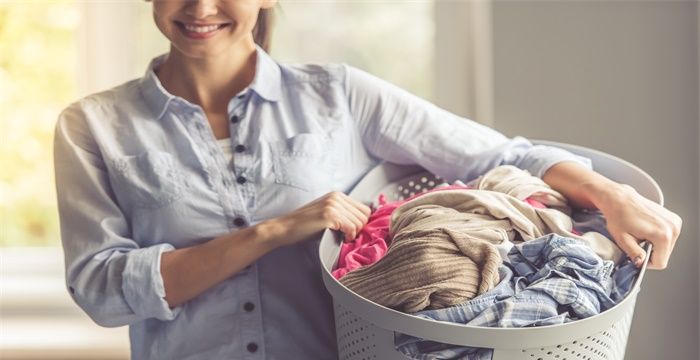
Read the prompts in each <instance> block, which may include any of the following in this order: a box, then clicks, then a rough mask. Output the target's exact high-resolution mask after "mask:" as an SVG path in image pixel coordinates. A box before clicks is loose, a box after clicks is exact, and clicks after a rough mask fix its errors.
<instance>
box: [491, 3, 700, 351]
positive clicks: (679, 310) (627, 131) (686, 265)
mask: <svg viewBox="0 0 700 360" xmlns="http://www.w3.org/2000/svg"><path fill="white" fill-rule="evenodd" d="M698 14H699V13H698V9H697V3H696V2H694V1H496V2H495V3H493V49H494V53H493V58H494V111H495V115H494V118H495V127H496V128H497V129H499V130H501V131H503V132H504V133H506V134H508V135H516V134H517V135H525V136H527V137H530V138H540V139H549V140H556V141H563V142H569V143H574V144H580V145H584V146H589V147H593V148H597V149H601V150H603V151H606V152H608V153H611V154H614V155H617V156H620V157H622V158H624V159H627V160H629V161H632V162H633V163H635V164H637V165H639V166H640V167H642V168H643V169H645V170H646V171H647V172H648V173H650V174H651V175H652V176H653V177H654V178H655V179H656V180H657V181H658V183H659V184H660V186H661V188H662V189H663V190H664V193H665V196H666V205H667V207H668V208H670V209H672V210H673V211H675V212H677V213H678V214H679V215H681V216H682V217H683V219H684V220H685V222H684V226H683V233H682V235H681V237H680V239H679V241H678V243H677V245H676V249H675V251H674V253H673V256H672V258H671V263H670V266H669V268H668V269H667V270H665V271H661V272H660V271H654V272H651V273H648V275H647V278H646V279H645V282H644V285H643V289H642V293H641V295H640V297H639V300H638V303H637V308H636V311H635V318H634V322H633V325H632V326H633V328H632V333H631V337H630V342H629V347H628V351H627V359H634V360H656V359H698V358H699V356H698V339H699V336H698V318H699V317H698V293H699V289H698V282H699V281H698V270H699V269H698V254H699V249H698V221H697V220H698V218H699V215H698V199H699V194H698V185H699V183H698V173H699V169H698V167H699V164H700V159H699V157H698V149H699V144H698V137H699V135H698V134H699V129H698V126H699V123H698V114H699V111H700V110H699V108H698V99H699V93H698V79H699V77H698V57H699V55H698V39H699V37H700V36H699V34H698Z"/></svg>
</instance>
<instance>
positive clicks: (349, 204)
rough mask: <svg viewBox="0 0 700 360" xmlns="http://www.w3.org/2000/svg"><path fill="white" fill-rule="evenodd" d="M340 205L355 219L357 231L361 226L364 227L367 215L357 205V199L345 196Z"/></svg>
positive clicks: (367, 218)
mask: <svg viewBox="0 0 700 360" xmlns="http://www.w3.org/2000/svg"><path fill="white" fill-rule="evenodd" d="M342 205H343V206H344V208H345V209H346V210H347V211H348V214H349V215H351V216H352V217H353V218H354V219H355V220H357V223H358V225H359V229H358V231H359V230H360V229H362V227H364V226H365V224H367V220H369V215H367V214H365V212H364V211H363V209H361V208H360V207H359V206H358V205H360V204H359V203H358V202H357V201H355V200H352V199H350V198H347V199H345V201H344V202H343V203H342Z"/></svg>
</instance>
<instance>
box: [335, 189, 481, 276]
mask: <svg viewBox="0 0 700 360" xmlns="http://www.w3.org/2000/svg"><path fill="white" fill-rule="evenodd" d="M468 188H469V187H468V186H466V185H464V184H463V183H461V182H455V184H453V185H444V186H437V187H435V188H434V189H432V190H429V191H427V192H425V193H420V194H416V195H413V196H411V197H410V198H408V199H405V200H399V201H392V202H387V200H386V196H385V195H384V194H380V195H379V199H378V204H379V206H378V207H377V209H376V210H374V211H373V212H372V214H371V215H370V216H369V218H368V219H367V224H365V226H364V227H363V228H362V230H360V233H359V234H358V235H357V236H356V237H355V239H354V240H353V241H351V242H347V243H343V245H342V246H341V247H340V254H339V255H338V265H337V266H336V269H335V270H333V272H332V274H333V277H335V278H336V279H341V278H342V277H343V276H345V274H347V273H348V272H350V271H353V270H355V269H357V268H360V267H362V266H365V265H371V264H374V263H375V262H377V261H378V260H379V259H381V258H382V257H383V256H384V254H386V251H387V246H388V243H389V239H388V235H389V219H390V218H391V213H392V212H393V211H394V210H395V209H396V208H397V207H399V206H401V205H402V204H403V203H405V202H407V201H409V200H412V199H415V198H416V197H419V196H421V195H423V194H426V193H429V192H433V191H439V190H449V189H468Z"/></svg>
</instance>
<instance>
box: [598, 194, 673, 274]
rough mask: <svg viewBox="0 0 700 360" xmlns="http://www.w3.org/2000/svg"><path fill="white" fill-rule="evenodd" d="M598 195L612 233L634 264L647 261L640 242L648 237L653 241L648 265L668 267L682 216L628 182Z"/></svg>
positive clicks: (652, 267)
mask: <svg viewBox="0 0 700 360" xmlns="http://www.w3.org/2000/svg"><path fill="white" fill-rule="evenodd" d="M596 197H597V201H595V202H596V204H597V207H598V208H599V209H600V211H601V212H602V213H603V215H604V216H605V219H606V220H607V224H608V231H609V232H610V235H612V236H613V238H614V240H615V242H616V243H617V245H618V246H620V248H621V249H622V251H624V252H625V253H626V254H627V256H628V257H629V258H630V259H632V261H633V262H634V263H635V265H636V266H637V267H639V266H641V265H642V263H643V262H644V256H645V252H644V249H642V247H641V246H640V245H639V243H640V242H641V241H643V240H647V241H649V242H650V243H652V244H653V249H652V252H651V259H650V260H649V265H648V267H649V268H651V269H665V268H666V266H667V265H668V259H669V257H670V256H671V252H672V251H673V247H674V246H675V244H676V240H677V239H678V235H679V234H680V231H681V225H682V220H681V218H680V217H679V216H678V215H676V214H675V213H673V212H671V211H669V210H668V209H666V208H664V207H663V206H661V205H659V204H657V203H655V202H653V201H651V200H649V199H647V198H645V197H643V196H642V195H640V194H639V193H637V191H636V190H635V189H634V188H632V187H631V186H629V185H624V184H615V185H614V186H612V187H608V188H607V189H606V190H605V191H599V192H598V193H597V194H596Z"/></svg>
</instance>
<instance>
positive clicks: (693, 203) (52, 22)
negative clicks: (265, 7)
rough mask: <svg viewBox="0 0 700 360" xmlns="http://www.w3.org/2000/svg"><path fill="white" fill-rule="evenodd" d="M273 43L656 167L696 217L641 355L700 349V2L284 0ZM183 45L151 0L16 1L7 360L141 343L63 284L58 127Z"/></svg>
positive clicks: (646, 324)
mask: <svg viewBox="0 0 700 360" xmlns="http://www.w3.org/2000/svg"><path fill="white" fill-rule="evenodd" d="M276 20H277V22H276V27H275V31H274V37H273V41H272V50H271V54H272V56H273V57H275V58H276V59H278V60H279V61H282V62H346V63H349V64H352V65H354V66H357V67H359V68H362V69H364V70H367V71H369V72H371V73H374V74H376V75H378V76H380V77H382V78H384V79H387V80H389V81H391V82H393V83H395V84H397V85H399V86H401V87H403V88H406V89H408V90H409V91H411V92H413V93H415V94H417V95H419V96H422V97H424V98H427V99H428V100H431V101H433V102H435V103H437V104H438V105H440V106H442V107H444V108H447V109H448V110H450V111H452V112H455V113H457V114H460V115H462V116H465V117H468V118H471V119H474V120H477V121H480V122H482V123H485V124H487V125H489V126H493V127H495V128H496V129H498V130H500V131H502V132H504V133H505V134H507V135H509V136H514V135H523V136H526V137H529V138H533V139H546V140H554V141H561V142H567V143H572V144H578V145H583V146H588V147H592V148H596V149H599V150H602V151H605V152H608V153H611V154H613V155H616V156H619V157H622V158H624V159H626V160H628V161H631V162H633V163H635V164H636V165H638V166H640V167H641V168H642V169H644V170H646V171H647V172H648V173H649V174H650V175H651V176H652V177H654V178H655V179H656V180H657V182H658V183H659V185H660V186H661V188H662V189H663V190H664V193H665V196H666V205H667V207H669V208H670V209H671V210H673V211H675V212H677V213H678V214H679V215H681V217H683V219H684V228H683V233H682V235H681V237H680V239H679V241H678V244H677V246H676V249H675V252H674V254H673V257H672V258H671V263H670V266H669V268H668V269H667V270H665V271H662V272H651V273H648V275H647V278H645V281H644V284H643V289H642V293H641V294H640V296H639V298H638V303H637V307H636V311H635V318H634V322H633V324H632V333H631V336H630V340H629V344H628V350H627V359H634V360H647V359H648V360H655V359H660V358H668V359H698V358H700V350H699V348H698V346H699V343H700V342H699V341H698V339H699V338H700V336H699V333H698V326H699V323H700V317H699V316H700V314H699V311H698V308H699V307H700V306H699V304H698V297H699V293H700V285H699V283H700V280H699V273H700V266H699V262H698V257H699V256H700V249H699V247H698V235H699V234H698V220H700V215H699V213H698V205H699V202H700V193H699V191H698V187H699V185H700V182H699V180H698V179H699V175H700V156H699V155H700V144H699V141H698V139H699V138H700V126H699V125H700V116H699V115H700V105H699V102H700V101H699V98H700V94H699V92H698V87H699V84H700V71H699V61H698V59H699V58H700V49H699V45H698V44H699V39H700V21H699V20H700V9H699V6H698V2H697V1H692V0H687V1H673V0H658V1H645V0H615V1H602V0H601V1H574V0H550V1H527V0H520V1H502V0H480V1H468V0H462V1H442V0H433V1H429V0H410V1H409V0H404V1H387V0H374V1H362V0H345V1H333V0H315V1H311V0H295V1H285V0H282V1H281V7H279V8H278V11H277V15H276ZM167 50H168V43H167V41H166V40H165V38H164V37H163V36H162V35H161V34H160V33H159V32H158V30H157V29H156V28H155V26H154V25H153V21H152V18H151V5H150V4H149V3H147V2H144V1H138V0H121V1H117V0H114V1H110V0H104V1H101V0H94V1H86V0H83V1H67V0H66V1H64V0H53V1H49V0H44V1H6V0H0V121H1V125H0V126H2V127H1V128H0V134H2V135H1V136H2V137H1V138H0V165H1V166H2V167H1V168H2V171H0V276H1V277H0V358H2V359H127V358H128V338H127V336H128V335H127V329H126V328H117V329H106V328H100V327H98V326H97V325H95V324H94V323H92V322H91V321H90V320H89V319H88V318H87V316H86V315H84V314H83V313H82V312H81V311H80V310H79V309H78V308H77V306H76V305H74V304H73V303H72V300H71V299H70V297H69V296H68V295H67V292H66V290H65V285H64V283H63V257H62V256H63V255H62V251H61V248H60V237H59V233H58V221H57V220H58V219H57V211H56V203H55V191H54V185H53V168H52V156H53V155H52V138H53V126H54V123H55V121H56V117H57V116H58V114H59V112H60V111H61V110H62V109H63V108H64V107H66V106H67V105H68V104H69V103H70V102H72V101H75V100H76V99H78V98H80V97H83V96H85V95H88V94H90V93H93V92H96V91H100V90H104V89H107V88H110V87H112V86H115V85H118V84H121V83H123V82H126V81H128V80H130V79H133V78H136V77H140V76H142V75H143V73H144V72H145V70H146V66H147V64H148V62H149V61H150V59H151V58H153V57H155V56H156V55H159V54H162V53H164V52H167Z"/></svg>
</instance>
